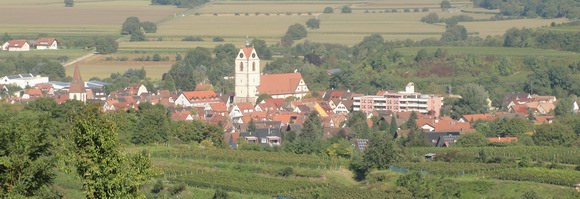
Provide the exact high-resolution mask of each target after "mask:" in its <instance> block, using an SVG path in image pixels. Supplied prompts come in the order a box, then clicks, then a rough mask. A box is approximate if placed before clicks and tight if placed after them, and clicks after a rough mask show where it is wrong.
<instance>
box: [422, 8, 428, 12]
mask: <svg viewBox="0 0 580 199" xmlns="http://www.w3.org/2000/svg"><path fill="white" fill-rule="evenodd" d="M421 11H423V12H429V8H423V10H421Z"/></svg>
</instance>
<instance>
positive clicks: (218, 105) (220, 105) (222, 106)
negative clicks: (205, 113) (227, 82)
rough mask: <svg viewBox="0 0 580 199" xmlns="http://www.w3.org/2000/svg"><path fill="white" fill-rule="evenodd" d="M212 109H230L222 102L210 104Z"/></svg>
mask: <svg viewBox="0 0 580 199" xmlns="http://www.w3.org/2000/svg"><path fill="white" fill-rule="evenodd" d="M209 106H210V107H211V110H212V111H215V112H227V111H228V109H227V108H226V104H224V103H223V102H222V103H211V104H209Z"/></svg>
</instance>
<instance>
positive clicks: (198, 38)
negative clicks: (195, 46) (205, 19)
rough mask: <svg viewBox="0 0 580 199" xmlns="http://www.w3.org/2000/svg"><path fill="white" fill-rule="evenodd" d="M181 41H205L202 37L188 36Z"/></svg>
mask: <svg viewBox="0 0 580 199" xmlns="http://www.w3.org/2000/svg"><path fill="white" fill-rule="evenodd" d="M181 41H203V39H202V38H201V37H194V36H187V37H185V38H183V39H182V40H181Z"/></svg>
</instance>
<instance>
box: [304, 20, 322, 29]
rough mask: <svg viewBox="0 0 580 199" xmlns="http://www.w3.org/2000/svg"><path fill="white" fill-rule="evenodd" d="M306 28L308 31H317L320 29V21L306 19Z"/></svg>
mask: <svg viewBox="0 0 580 199" xmlns="http://www.w3.org/2000/svg"><path fill="white" fill-rule="evenodd" d="M306 27H308V28H310V29H318V28H320V20H319V19H318V18H316V19H308V21H306Z"/></svg>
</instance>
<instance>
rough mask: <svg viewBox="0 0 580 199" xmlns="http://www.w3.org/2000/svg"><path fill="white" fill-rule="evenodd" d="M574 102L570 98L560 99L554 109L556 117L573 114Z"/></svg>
mask: <svg viewBox="0 0 580 199" xmlns="http://www.w3.org/2000/svg"><path fill="white" fill-rule="evenodd" d="M572 105H573V102H572V101H571V100H570V99H569V98H560V100H558V102H557V103H556V108H554V114H556V116H566V115H570V114H572V108H573V107H572Z"/></svg>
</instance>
